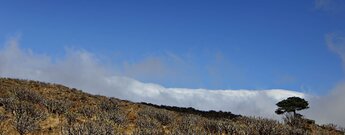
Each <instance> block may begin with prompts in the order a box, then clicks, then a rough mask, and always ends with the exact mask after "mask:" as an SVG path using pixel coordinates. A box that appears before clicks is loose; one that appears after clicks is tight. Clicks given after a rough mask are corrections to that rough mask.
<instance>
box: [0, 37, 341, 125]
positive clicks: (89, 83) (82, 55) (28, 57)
mask: <svg viewBox="0 0 345 135" xmlns="http://www.w3.org/2000/svg"><path fill="white" fill-rule="evenodd" d="M148 63H152V61H151V62H150V61H149V62H148ZM153 63H156V62H155V61H154V60H153ZM141 64H143V63H138V64H137V65H141ZM156 64H157V63H156ZM158 64H159V63H158ZM132 65H135V63H134V64H132ZM144 65H145V66H146V63H144ZM145 66H144V67H145ZM149 67H150V66H149ZM131 70H132V69H131ZM133 70H137V69H133ZM157 70H158V69H157ZM117 72H118V71H112V70H109V68H107V67H105V66H103V65H102V64H101V63H99V62H98V60H97V58H95V56H93V55H92V54H91V53H89V52H86V51H83V50H68V51H67V52H66V56H65V57H64V58H61V59H58V60H54V61H53V60H52V59H51V58H50V57H49V56H46V55H40V54H35V53H33V52H32V51H30V50H25V49H22V48H20V47H19V46H18V41H17V39H11V40H10V41H9V42H8V43H7V45H6V46H5V48H3V49H1V50H0V76H1V77H14V78H23V79H33V80H40V81H46V82H54V83H60V84H64V85H67V86H69V87H75V88H78V89H82V90H84V91H86V92H89V93H93V94H101V95H106V96H111V97H117V98H120V99H127V100H131V101H135V102H150V103H155V104H165V105H173V106H183V107H194V108H197V109H202V110H223V111H231V112H233V113H236V114H242V115H255V116H264V117H269V118H278V117H279V116H277V115H275V114H274V110H275V108H276V106H275V103H276V102H278V101H279V100H282V99H284V98H287V97H290V96H299V97H305V98H309V97H306V95H305V94H303V93H300V92H295V91H291V90H283V89H272V90H207V89H185V88H166V87H163V86H161V85H158V84H152V83H143V82H140V81H138V80H135V79H132V78H128V77H123V76H116V75H115V73H117ZM150 72H151V71H150ZM150 72H149V71H148V72H147V74H148V75H149V73H150ZM336 95H338V94H336ZM340 97H341V96H340ZM319 101H320V102H321V101H322V102H323V100H313V101H312V102H319ZM339 105H340V104H339ZM311 106H313V103H311ZM312 108H314V107H312ZM328 109H330V110H329V111H330V112H334V113H337V114H341V113H340V112H344V110H339V112H335V111H334V110H332V109H339V108H332V107H329V108H328ZM312 111H314V112H315V111H322V112H324V110H323V109H320V110H312ZM309 112H310V111H309ZM311 114H312V116H316V115H315V114H317V113H311ZM336 116H338V115H334V117H336ZM324 118H325V119H327V120H336V119H335V118H334V119H333V116H327V115H325V116H324ZM340 118H341V117H340ZM315 119H316V120H320V121H321V120H323V118H319V117H315ZM338 120H340V121H337V122H338V123H342V122H343V121H342V119H338ZM338 123H337V124H338Z"/></svg>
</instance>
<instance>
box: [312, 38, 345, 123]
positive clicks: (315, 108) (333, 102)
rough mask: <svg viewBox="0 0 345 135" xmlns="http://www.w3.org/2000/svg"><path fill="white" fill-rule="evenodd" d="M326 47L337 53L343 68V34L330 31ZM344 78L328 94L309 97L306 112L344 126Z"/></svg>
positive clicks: (344, 48) (322, 120)
mask: <svg viewBox="0 0 345 135" xmlns="http://www.w3.org/2000/svg"><path fill="white" fill-rule="evenodd" d="M325 39H326V44H327V46H328V48H329V49H330V50H331V51H332V52H334V53H336V54H337V55H339V57H340V59H341V61H342V64H343V66H344V67H343V68H344V70H345V35H341V34H339V33H330V34H327V35H326V36H325ZM344 97H345V80H343V81H340V82H339V83H338V84H337V85H336V86H335V88H334V89H333V90H330V92H329V94H328V95H325V96H322V97H314V98H312V99H311V103H312V104H311V107H310V109H309V110H308V111H307V114H308V115H309V116H310V117H311V118H314V119H317V120H319V122H321V123H336V124H339V125H342V126H345V117H344V113H345V108H344V103H345V98H344Z"/></svg>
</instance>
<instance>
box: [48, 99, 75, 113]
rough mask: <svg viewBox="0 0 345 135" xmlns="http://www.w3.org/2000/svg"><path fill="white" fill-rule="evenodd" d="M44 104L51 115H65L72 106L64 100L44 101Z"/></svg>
mask: <svg viewBox="0 0 345 135" xmlns="http://www.w3.org/2000/svg"><path fill="white" fill-rule="evenodd" d="M43 104H44V105H45V106H46V107H47V109H48V111H49V112H50V113H54V114H59V115H61V114H65V113H66V112H67V111H68V109H69V108H70V106H71V103H69V102H66V101H63V100H53V99H48V100H44V102H43Z"/></svg>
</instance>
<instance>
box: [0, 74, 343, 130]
mask: <svg viewBox="0 0 345 135" xmlns="http://www.w3.org/2000/svg"><path fill="white" fill-rule="evenodd" d="M290 122H295V123H294V124H291V123H290V124H289V123H287V124H284V123H280V122H278V121H276V120H270V119H265V118H255V117H243V116H239V115H234V114H232V113H230V112H216V111H207V112H206V111H199V110H195V109H193V108H180V107H169V106H157V105H152V104H147V103H146V104H143V103H133V102H130V101H124V100H119V99H116V98H108V97H104V96H95V95H91V94H87V93H84V92H82V91H80V90H77V89H74V88H72V89H71V88H68V87H65V86H62V85H58V84H49V83H42V82H37V81H28V80H18V79H8V78H1V79H0V135H7V134H53V135H55V134H56V135H59V134H66V135H74V134H86V135H88V134H90V135H91V134H92V135H113V134H135V135H136V134H140V135H145V134H147V135H152V134H155V135H156V134H157V135H159V134H172V135H179V134H235V135H263V134H264V135H276V134H281V135H298V134H301V135H305V134H322V135H323V134H326V135H327V134H331V135H333V134H343V132H340V131H338V130H336V128H338V127H337V126H335V125H332V124H329V125H323V126H319V125H316V124H315V123H313V122H312V121H311V120H306V119H301V120H299V121H297V120H293V121H291V120H290ZM296 122H297V123H296ZM296 125H298V126H296Z"/></svg>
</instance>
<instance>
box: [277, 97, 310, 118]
mask: <svg viewBox="0 0 345 135" xmlns="http://www.w3.org/2000/svg"><path fill="white" fill-rule="evenodd" d="M276 105H277V106H278V109H277V110H276V111H275V112H276V113H277V114H284V113H286V112H288V113H290V112H293V114H294V116H296V111H300V110H303V109H308V108H309V106H308V105H309V103H308V101H306V100H304V99H303V98H300V97H289V98H287V99H284V100H282V101H280V102H278V103H277V104H276Z"/></svg>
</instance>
